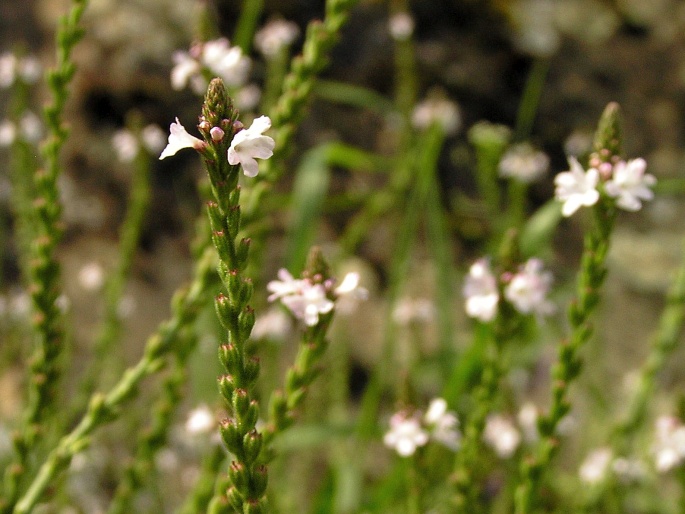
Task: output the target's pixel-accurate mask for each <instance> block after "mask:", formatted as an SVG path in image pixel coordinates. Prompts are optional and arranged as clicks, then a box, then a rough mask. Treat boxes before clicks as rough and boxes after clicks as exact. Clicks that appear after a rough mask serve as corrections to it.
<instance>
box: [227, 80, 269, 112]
mask: <svg viewBox="0 0 685 514" xmlns="http://www.w3.org/2000/svg"><path fill="white" fill-rule="evenodd" d="M261 99H262V90H261V88H260V87H259V86H258V85H257V84H247V85H246V86H243V87H241V88H240V89H239V90H238V92H237V93H236V94H235V98H234V100H235V105H236V106H237V107H238V109H240V110H241V111H251V110H253V109H254V108H256V107H257V105H259V101H260V100H261Z"/></svg>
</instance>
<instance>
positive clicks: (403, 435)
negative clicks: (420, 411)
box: [383, 412, 429, 457]
mask: <svg viewBox="0 0 685 514" xmlns="http://www.w3.org/2000/svg"><path fill="white" fill-rule="evenodd" d="M428 439H429V435H428V432H426V431H425V430H424V429H423V428H422V427H421V421H420V419H419V418H417V417H416V416H408V415H407V413H405V412H398V413H396V414H393V416H392V417H391V418H390V430H389V431H388V432H386V434H385V436H384V437H383V443H384V444H385V446H387V447H388V448H392V449H394V450H395V451H396V452H397V453H398V454H399V455H400V456H401V457H409V456H411V455H413V454H414V452H415V451H416V449H417V448H418V447H419V446H425V445H426V443H428Z"/></svg>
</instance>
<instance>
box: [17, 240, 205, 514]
mask: <svg viewBox="0 0 685 514" xmlns="http://www.w3.org/2000/svg"><path fill="white" fill-rule="evenodd" d="M214 266H215V258H214V252H213V251H210V250H207V251H206V252H204V254H203V255H202V257H200V259H199V260H198V261H197V264H196V266H195V272H194V278H193V281H192V283H191V284H190V286H189V287H188V288H184V289H181V290H179V291H177V293H176V294H175V295H174V298H173V300H172V304H171V305H172V311H173V315H172V317H171V318H170V319H169V320H167V321H165V322H163V323H161V324H160V326H159V328H158V329H157V331H156V332H155V333H154V334H153V335H152V336H150V337H149V338H148V341H147V344H146V346H145V354H144V355H143V357H142V358H141V360H140V361H138V363H137V364H135V365H134V366H132V367H130V368H128V369H127V370H126V371H125V372H124V374H123V376H122V377H121V379H120V380H119V381H118V382H117V383H116V384H115V385H114V387H112V389H110V391H109V392H108V393H107V394H101V393H98V394H95V395H93V396H92V397H91V400H90V403H89V405H88V410H87V411H86V413H85V415H84V416H83V418H82V419H81V421H80V422H79V423H78V425H77V426H76V427H75V428H74V429H73V430H72V431H71V432H69V433H68V434H67V435H65V436H63V437H62V438H61V439H60V440H59V442H58V443H57V445H56V446H55V448H54V449H53V450H52V451H51V452H50V453H49V454H48V456H47V458H46V459H45V461H44V462H43V464H42V465H41V467H40V469H39V470H38V474H37V475H36V476H35V477H34V479H33V481H32V483H31V484H30V486H29V488H28V490H27V491H26V493H25V494H24V495H23V496H22V498H21V499H20V500H19V502H18V503H17V505H16V507H15V509H14V511H13V512H14V514H25V513H28V512H30V511H31V510H32V509H33V507H35V505H36V503H38V501H39V500H40V499H41V497H42V495H43V493H44V492H45V490H46V489H47V488H48V486H49V485H50V484H51V483H52V481H53V480H54V479H55V477H56V476H57V475H58V474H59V473H60V472H61V471H63V470H64V469H65V468H66V466H67V465H68V464H69V462H70V461H71V459H72V458H73V457H74V455H76V454H77V453H79V452H81V451H83V450H84V449H85V448H87V447H88V446H89V444H90V435H91V434H92V433H93V432H94V431H95V429H97V428H98V427H100V426H102V425H104V424H107V423H111V422H112V421H114V420H116V419H117V418H119V417H120V416H121V414H122V407H123V406H124V404H126V403H127V402H128V401H130V400H131V399H133V398H134V397H135V396H136V395H137V388H138V386H139V385H140V383H141V381H142V380H143V379H144V378H145V377H147V376H149V375H152V374H154V373H156V372H157V371H159V370H160V369H161V368H162V367H163V366H164V365H165V362H166V358H165V357H166V355H167V354H168V353H169V352H170V351H172V350H173V349H174V345H175V342H176V340H177V337H178V334H179V331H180V330H181V329H183V328H184V327H187V326H188V325H190V324H192V323H193V321H194V319H195V316H196V314H197V311H198V310H199V308H200V307H201V305H202V301H203V300H204V298H205V293H206V289H207V285H208V284H209V283H211V280H212V278H213V276H214Z"/></svg>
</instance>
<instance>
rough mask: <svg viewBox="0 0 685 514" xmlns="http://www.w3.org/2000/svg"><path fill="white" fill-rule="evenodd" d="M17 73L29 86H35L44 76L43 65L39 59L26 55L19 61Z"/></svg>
mask: <svg viewBox="0 0 685 514" xmlns="http://www.w3.org/2000/svg"><path fill="white" fill-rule="evenodd" d="M17 73H18V75H19V77H20V78H21V79H22V80H23V81H24V82H26V83H27V84H35V83H36V82H38V79H40V78H41V76H42V74H43V65H42V64H41V63H40V60H38V58H37V57H35V56H33V55H26V56H24V57H22V58H21V59H19V63H18V66H17Z"/></svg>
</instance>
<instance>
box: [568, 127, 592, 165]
mask: <svg viewBox="0 0 685 514" xmlns="http://www.w3.org/2000/svg"><path fill="white" fill-rule="evenodd" d="M591 150H592V134H591V133H590V132H583V131H580V130H576V131H574V132H572V133H571V135H570V136H568V137H567V138H566V141H564V152H566V155H569V156H573V157H576V158H578V157H580V156H582V155H584V154H587V153H589V152H590V151H591Z"/></svg>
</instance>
